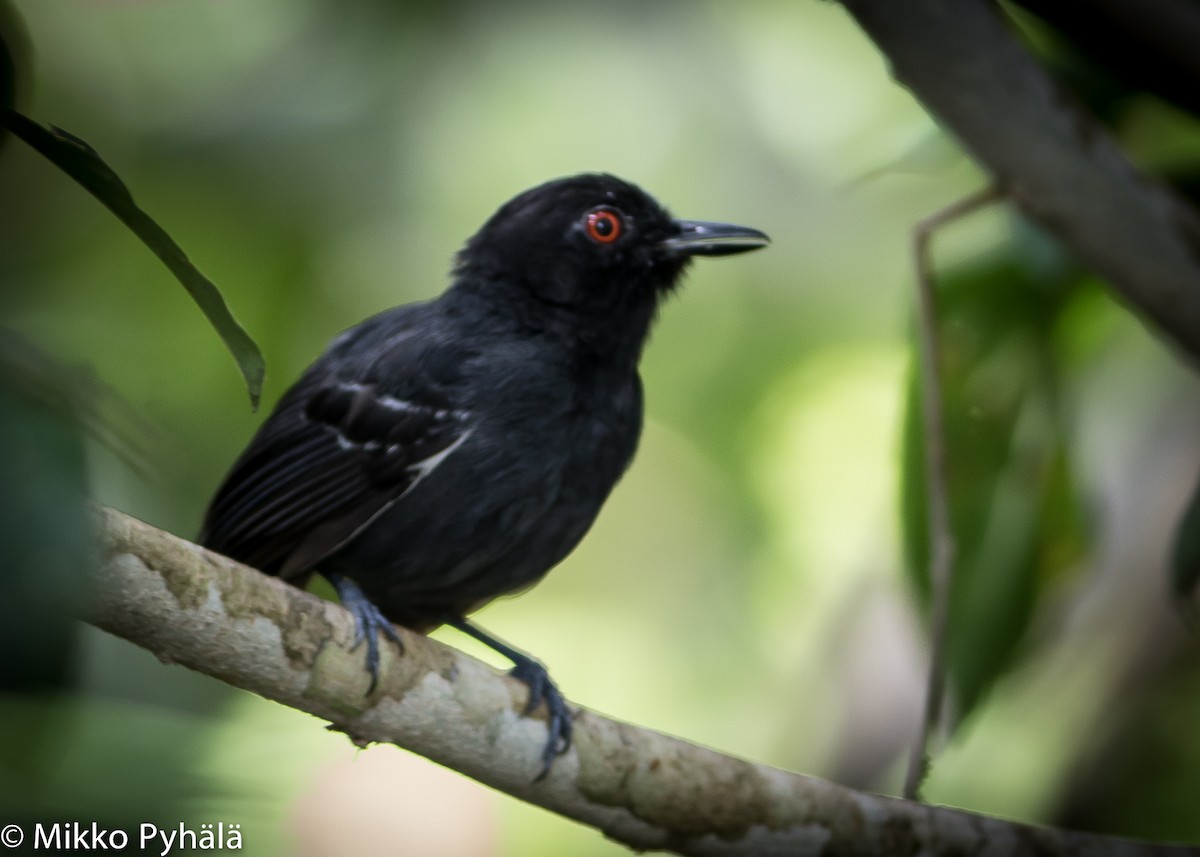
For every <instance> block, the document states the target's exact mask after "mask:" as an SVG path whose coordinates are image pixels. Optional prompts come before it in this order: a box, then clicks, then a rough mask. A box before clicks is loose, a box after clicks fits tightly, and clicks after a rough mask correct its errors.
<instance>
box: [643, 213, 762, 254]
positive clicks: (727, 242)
mask: <svg viewBox="0 0 1200 857" xmlns="http://www.w3.org/2000/svg"><path fill="white" fill-rule="evenodd" d="M675 226H676V227H678V229H679V232H678V233H677V234H675V235H672V236H671V237H670V238H666V239H664V240H663V241H661V242H659V246H660V247H661V248H662V249H663V250H664V251H666V252H667V253H668V254H669V255H671V256H729V255H731V254H733V253H745V252H746V251H747V250H757V249H758V248H759V247H766V246H767V245H768V244H770V243H771V239H770V238H768V237H767V236H766V234H765V233H763V232H759V231H758V230H757V229H751V228H750V227H748V226H734V225H733V224H732V223H709V222H708V221H705V220H676V221H675Z"/></svg>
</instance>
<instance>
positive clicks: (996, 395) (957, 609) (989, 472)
mask: <svg viewBox="0 0 1200 857" xmlns="http://www.w3.org/2000/svg"><path fill="white" fill-rule="evenodd" d="M1024 231H1025V234H1026V235H1027V237H1028V240H1027V242H1026V245H1028V244H1030V243H1032V244H1034V245H1037V244H1038V243H1039V242H1038V241H1037V236H1036V235H1034V234H1033V233H1031V231H1030V230H1028V229H1026V230H1024ZM1035 254H1036V246H1035V248H1029V247H1028V246H1026V247H1022V244H1021V243H1020V240H1019V238H1017V237H1016V236H1014V240H1013V241H1012V242H1011V243H1010V247H1009V249H1008V251H1007V252H1006V253H1005V254H1003V255H1002V256H1000V257H999V258H997V257H996V256H995V255H993V257H991V258H989V257H987V256H984V257H981V258H979V259H977V260H975V261H973V262H972V263H971V264H969V265H964V266H961V267H959V268H958V269H957V270H955V271H954V273H953V275H952V276H950V277H947V278H946V280H945V281H944V282H942V283H939V284H938V285H937V288H938V291H939V293H940V297H939V312H938V315H939V334H938V336H939V340H940V342H941V349H942V352H941V356H942V360H941V366H940V373H941V376H942V383H943V404H942V407H943V410H944V414H945V432H946V456H947V461H948V469H949V485H948V488H949V503H950V510H951V527H952V530H953V533H954V538H955V542H956V559H955V566H954V579H953V587H952V592H951V599H950V621H949V628H948V632H947V647H948V651H947V657H946V662H947V665H948V669H949V673H950V679H951V689H952V692H953V695H954V702H955V703H956V712H957V714H958V716H959V717H966V716H967V715H968V714H969V713H970V712H971V710H972V709H973V708H974V707H975V706H976V705H977V704H978V703H979V702H980V700H981V698H982V696H983V695H984V694H985V693H986V691H987V690H988V689H989V688H990V687H991V686H992V685H993V684H994V683H995V682H996V680H997V679H998V678H999V677H1000V676H1001V675H1002V674H1003V672H1004V671H1005V670H1006V669H1007V668H1008V667H1009V666H1011V664H1012V662H1013V658H1014V655H1015V653H1016V651H1017V649H1018V646H1019V644H1020V642H1021V640H1022V638H1023V636H1024V634H1025V632H1026V630H1027V629H1028V627H1029V623H1030V621H1031V620H1032V618H1033V615H1034V610H1035V608H1036V606H1037V604H1038V603H1039V601H1040V600H1041V596H1043V595H1044V594H1045V593H1046V592H1047V591H1050V590H1052V589H1054V588H1055V587H1057V586H1060V585H1061V583H1062V581H1061V576H1062V575H1063V574H1064V573H1067V572H1069V571H1072V570H1074V569H1075V568H1076V567H1077V565H1078V563H1079V561H1080V559H1081V558H1082V556H1083V553H1084V549H1085V537H1084V533H1083V531H1082V525H1083V511H1082V509H1080V507H1079V503H1080V499H1081V498H1080V496H1079V492H1078V490H1077V488H1076V486H1075V485H1074V483H1073V480H1074V472H1075V471H1074V468H1073V467H1072V464H1071V461H1070V458H1069V456H1070V449H1069V437H1068V426H1067V425H1066V424H1065V422H1064V403H1063V401H1062V392H1063V377H1062V375H1063V372H1062V363H1063V358H1064V354H1063V348H1062V346H1061V345H1060V343H1059V342H1058V341H1057V338H1058V335H1059V331H1060V330H1061V327H1062V324H1063V319H1064V317H1066V316H1067V315H1068V314H1069V310H1070V307H1071V304H1072V301H1073V299H1075V298H1076V297H1077V296H1078V293H1079V289H1080V287H1081V285H1082V281H1083V279H1084V276H1083V274H1082V272H1080V271H1079V270H1078V269H1076V268H1074V267H1073V266H1072V265H1070V264H1069V263H1068V262H1066V260H1061V261H1060V262H1059V263H1058V264H1057V265H1051V264H1047V263H1046V260H1045V259H1041V260H1035V259H1033V258H1030V257H1031V256H1035ZM1042 255H1045V254H1042ZM1039 262H1040V264H1039ZM921 386H922V385H921V383H920V378H919V376H917V375H916V374H915V373H914V374H913V377H912V379H911V380H910V384H909V395H908V404H907V407H906V409H905V415H906V419H905V425H904V441H903V443H904V469H903V485H902V492H903V493H902V497H903V508H904V527H903V531H904V536H905V550H906V557H907V563H908V570H909V574H910V575H912V576H913V577H914V580H915V582H916V584H917V589H918V591H919V592H920V593H921V595H922V597H923V598H924V599H925V601H926V602H928V595H929V523H928V515H927V506H926V500H925V498H926V485H927V483H926V478H925V476H926V469H925V468H926V464H925V445H924V444H925V440H924V432H923V431H922V425H921V407H920V396H921Z"/></svg>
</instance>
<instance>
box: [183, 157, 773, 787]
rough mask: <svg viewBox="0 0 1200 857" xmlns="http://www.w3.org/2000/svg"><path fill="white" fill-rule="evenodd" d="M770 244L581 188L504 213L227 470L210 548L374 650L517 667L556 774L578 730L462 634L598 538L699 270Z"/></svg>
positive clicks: (317, 373)
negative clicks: (654, 372) (287, 589)
mask: <svg viewBox="0 0 1200 857" xmlns="http://www.w3.org/2000/svg"><path fill="white" fill-rule="evenodd" d="M767 240H768V239H767V236H766V235H764V234H763V233H761V232H759V231H758V230H755V229H748V228H745V227H741V226H732V225H729V224H724V223H708V222H701V221H689V220H675V219H673V218H672V217H671V216H670V215H669V214H668V213H667V212H666V211H665V210H664V209H663V208H662V207H661V206H659V205H658V203H656V202H655V201H654V200H653V199H652V198H651V197H650V196H648V195H647V194H646V193H644V192H643V191H641V190H640V189H639V188H637V187H635V186H633V185H631V184H629V183H627V182H624V181H622V180H620V179H618V178H615V177H613V176H609V175H579V176H575V177H572V178H565V179H560V180H557V181H551V182H548V183H546V184H543V185H540V186H539V187H535V188H533V189H532V190H528V191H526V192H525V193H522V194H520V195H519V196H517V197H516V198H515V199H513V200H511V201H510V202H508V203H506V204H505V205H504V206H502V207H501V208H500V210H499V211H497V212H496V213H495V214H494V215H493V216H492V217H491V218H490V219H489V220H488V221H487V223H485V224H484V225H483V228H481V229H480V230H479V232H477V233H476V234H475V236H474V237H472V238H471V239H470V240H469V241H468V242H467V244H466V246H465V247H464V248H463V250H462V251H461V252H460V253H459V255H458V259H457V263H456V265H455V267H454V270H453V282H452V284H451V286H450V288H449V289H447V290H446V292H445V293H444V294H442V296H441V297H439V298H437V299H436V300H432V301H429V302H427V303H420V304H412V305H408V306H401V307H396V308H394V309H391V310H388V311H386V312H383V313H380V314H379V315H376V316H374V317H372V318H369V319H367V320H366V321H364V322H362V323H361V324H358V325H357V326H355V327H352V328H350V329H349V330H347V331H345V332H344V333H342V334H341V335H340V336H338V337H337V338H336V339H334V340H333V342H332V343H330V345H329V347H328V348H327V349H326V350H325V353H324V354H322V355H321V356H320V357H319V358H318V359H317V361H316V362H315V363H313V364H312V366H310V367H309V368H308V370H307V371H306V372H305V373H304V375H303V376H302V377H301V378H300V380H299V381H297V382H296V383H295V385H294V386H293V387H292V388H291V389H290V390H288V391H287V392H286V393H285V394H284V395H283V397H282V399H280V401H279V403H278V404H277V405H276V407H275V410H274V411H273V413H272V414H271V416H270V417H269V418H268V419H267V421H266V422H265V423H264V424H263V425H262V427H261V428H260V429H259V431H258V433H257V434H256V435H255V437H254V439H253V440H252V441H251V442H250V445H249V447H247V449H246V450H245V452H243V453H242V455H241V457H240V458H239V459H238V460H237V462H236V463H235V464H234V465H233V468H232V470H231V471H230V473H229V475H228V476H227V477H226V479H225V482H224V484H223V485H222V486H221V488H220V489H219V490H218V491H217V494H216V497H215V498H214V499H213V501H212V504H211V506H210V507H209V510H208V515H207V518H206V521H205V525H204V531H203V534H202V535H201V540H202V542H203V543H204V544H205V545H207V546H208V547H210V548H212V549H213V550H216V551H219V552H221V553H223V554H226V555H228V556H230V557H233V558H234V559H237V560H239V561H241V562H244V563H246V564H248V565H252V566H255V567H256V568H259V569H261V570H262V571H264V572H267V573H268V574H274V575H278V576H280V577H282V578H284V579H285V580H289V581H293V582H295V583H297V584H299V585H303V584H304V582H305V581H306V580H307V578H308V577H309V576H310V575H311V574H312V573H313V572H319V573H320V574H322V575H324V576H325V577H326V578H327V579H328V580H329V581H330V583H332V584H333V586H334V588H335V589H336V590H337V593H338V596H339V598H340V599H341V601H342V604H343V605H344V606H345V607H346V608H347V609H348V610H349V611H350V612H351V613H352V614H353V616H354V620H355V624H356V629H357V639H356V643H355V645H356V646H357V645H359V644H361V643H363V642H365V643H366V647H367V654H366V666H367V670H368V671H369V673H370V675H371V684H370V690H368V693H370V692H371V690H373V689H374V686H375V682H376V678H377V673H378V669H379V649H378V646H379V642H378V637H379V634H383V635H384V636H385V637H387V638H389V639H391V640H392V641H394V642H396V643H397V644H399V642H400V640H399V636H398V635H397V633H396V631H395V629H394V628H393V627H392V624H391V623H393V622H394V623H396V624H398V625H403V626H405V627H407V628H411V629H413V630H416V631H428V630H430V629H432V628H435V627H437V626H439V625H443V624H448V625H451V626H453V627H455V628H458V629H460V630H462V631H463V632H465V633H467V634H470V635H471V636H473V637H475V638H476V639H478V640H480V641H482V642H483V643H485V644H487V645H489V646H491V647H492V648H494V649H495V650H497V651H498V652H500V653H501V654H503V655H504V656H505V657H506V658H509V659H511V660H512V662H513V670H512V674H513V675H514V676H516V677H517V678H518V679H520V680H521V681H523V682H524V683H525V684H526V685H527V686H528V687H529V698H528V704H527V706H526V713H529V712H531V711H533V710H534V709H535V708H536V707H537V706H538V705H539V704H541V703H542V702H544V703H545V705H546V709H547V720H548V728H549V737H548V740H547V742H546V746H545V749H544V751H543V754H542V775H544V774H545V773H546V771H548V770H549V767H550V765H551V763H552V762H553V761H554V758H555V757H556V756H557V755H558V754H559V753H560V752H563V751H565V749H566V748H567V747H568V746H569V744H570V739H571V716H570V712H569V710H568V709H567V706H566V703H565V702H564V700H563V698H562V696H561V694H560V693H559V691H558V689H557V688H556V687H555V686H554V684H553V682H551V680H550V678H549V675H548V674H547V672H546V670H545V668H544V667H543V666H542V665H541V664H540V663H539V662H538V661H536V660H534V659H533V658H531V657H529V656H528V655H526V654H524V653H522V652H519V651H517V650H516V649H514V648H511V647H509V646H507V645H505V644H504V643H502V642H500V641H499V640H497V639H495V638H493V637H491V636H490V635H488V634H487V633H485V632H484V631H482V630H481V629H479V628H478V627H477V626H475V625H473V624H471V623H470V622H468V621H467V619H466V616H467V614H469V613H470V612H471V611H473V610H475V609H476V608H478V607H480V606H482V605H483V604H485V603H487V602H488V601H490V600H491V599H493V598H495V597H497V596H499V595H503V594H506V593H511V592H515V591H517V590H520V589H523V588H525V587H527V586H529V585H531V584H533V583H535V582H536V581H538V580H539V579H541V577H542V576H543V575H545V574H546V572H547V571H549V570H550V569H551V568H552V567H553V566H555V565H556V564H557V563H558V562H559V561H560V560H562V559H563V557H565V556H566V555H567V554H568V553H570V552H571V550H572V549H574V547H575V546H576V544H578V543H579V540H580V539H581V538H583V535H584V533H586V532H587V530H588V528H589V527H590V526H591V525H592V521H593V520H595V518H596V515H597V513H598V512H599V511H600V507H601V505H602V504H603V503H604V500H605V499H606V498H607V497H608V494H609V492H610V491H611V490H612V488H613V486H614V485H615V484H616V482H617V480H618V479H619V478H620V477H621V474H622V473H623V472H624V470H625V468H626V467H627V466H628V465H629V462H630V460H631V459H632V457H633V454H634V450H635V448H636V447H637V442H638V436H639V435H640V433H641V428H642V384H641V379H640V378H639V376H638V371H637V365H638V359H639V357H640V356H641V353H642V347H643V345H644V344H645V342H646V337H647V334H648V332H649V330H650V325H651V323H652V322H653V320H654V316H655V313H656V311H657V309H658V306H659V304H660V302H661V301H662V300H663V299H664V298H665V297H666V296H667V295H668V294H670V293H671V291H672V290H673V289H674V288H675V287H676V286H677V285H678V284H679V281H680V277H681V274H682V273H683V271H684V269H685V268H686V267H687V265H688V262H689V260H690V259H691V258H692V257H693V256H720V255H726V254H731V253H740V252H743V251H746V250H753V249H755V248H757V247H762V246H764V245H765V244H766V243H767Z"/></svg>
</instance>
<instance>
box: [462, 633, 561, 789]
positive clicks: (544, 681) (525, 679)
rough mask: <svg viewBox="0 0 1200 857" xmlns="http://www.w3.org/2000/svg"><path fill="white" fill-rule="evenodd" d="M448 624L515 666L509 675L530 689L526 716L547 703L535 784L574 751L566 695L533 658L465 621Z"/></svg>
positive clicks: (526, 704)
mask: <svg viewBox="0 0 1200 857" xmlns="http://www.w3.org/2000/svg"><path fill="white" fill-rule="evenodd" d="M446 624H448V625H450V626H451V627H452V628H457V629H458V630H460V631H462V632H463V633H464V634H466V635H468V636H470V637H474V638H475V639H476V640H478V641H479V642H481V643H483V644H484V645H485V646H487V647H488V648H491V649H495V650H496V651H497V652H499V653H500V654H502V655H504V657H506V658H508V659H509V660H510V661H512V662H513V668H512V670H511V671H510V672H509V675H511V676H512V677H513V678H515V679H517V680H518V681H520V682H522V683H523V684H524V685H525V686H526V687H528V688H529V700H528V702H526V703H525V711H524V713H525V714H529V713H530V712H532V711H533V710H534V709H535V708H537V707H538V705H540V704H541V703H542V702H545V703H546V715H547V717H546V729H547V730H548V731H549V733H550V734H549V737H548V738H547V739H546V746H545V747H544V748H543V749H542V770H541V773H539V774H538V775H537V777H536V778H535V780H534V782H537V781H538V780H540V779H542V778H543V777H545V776H546V774H548V773H549V772H550V766H551V765H552V764H553V763H554V760H555V758H557V757H558V756H559V755H561V754H563V753H565V752H567V750H568V749H570V747H571V710H570V709H569V708H567V701H566V700H565V699H563V695H562V694H561V693H559V690H558V688H557V687H555V685H554V682H553V681H551V679H550V674H549V673H548V672H546V668H545V667H544V666H542V664H541V663H540V662H538V661H537V660H535V659H534V658H531V657H530V656H529V655H527V654H525V653H524V652H521V651H518V650H517V649H514V648H513V647H512V646H509V645H507V644H505V643H503V642H501V641H500V640H497V639H496V638H495V637H493V636H492V635H491V634H489V633H487V632H486V631H484V630H483V629H482V628H480V627H478V626H477V625H473V624H471V623H470V622H468V621H467V620H466V619H450V620H449V621H447V623H446Z"/></svg>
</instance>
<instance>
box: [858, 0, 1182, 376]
mask: <svg viewBox="0 0 1200 857" xmlns="http://www.w3.org/2000/svg"><path fill="white" fill-rule="evenodd" d="M842 5H844V6H845V7H846V9H847V10H848V11H849V12H850V14H851V15H853V16H854V18H855V19H856V20H857V21H858V23H859V25H860V26H861V27H862V28H863V29H864V30H865V31H866V32H867V35H869V36H870V37H871V39H872V40H873V41H874V42H875V44H876V45H877V46H878V47H879V49H880V50H881V51H883V53H884V54H885V55H886V57H887V59H888V60H889V61H890V63H891V66H892V73H893V75H894V76H895V77H896V79H897V80H898V81H899V82H900V83H902V84H903V85H904V86H906V87H907V88H908V89H910V90H911V91H912V92H913V94H914V95H916V97H917V98H918V99H920V100H921V102H922V103H923V104H924V105H925V106H926V107H927V108H928V109H929V110H930V111H931V112H932V113H933V114H934V115H935V116H937V118H938V119H939V120H941V121H942V122H943V123H944V124H945V125H946V126H947V127H948V128H949V129H950V130H951V131H953V132H954V133H955V134H956V135H957V136H958V137H959V139H960V140H961V141H962V143H963V144H964V145H965V146H966V148H967V149H968V150H969V151H970V152H971V153H972V155H973V156H974V157H975V158H976V159H977V160H978V161H979V163H980V164H981V165H982V166H983V167H984V169H986V170H987V171H988V172H989V173H991V175H992V176H993V177H994V178H995V180H996V181H997V182H998V183H999V184H1000V185H1001V186H1002V187H1003V188H1004V190H1005V193H1006V195H1007V196H1009V197H1010V198H1011V199H1013V201H1014V202H1016V203H1017V204H1018V205H1019V206H1020V207H1021V209H1022V210H1024V211H1025V212H1026V213H1027V214H1028V215H1029V216H1030V217H1031V218H1033V219H1034V220H1035V221H1037V222H1038V223H1040V224H1041V225H1042V226H1044V227H1045V228H1046V229H1048V230H1049V231H1050V232H1051V233H1053V234H1054V235H1056V236H1057V237H1058V238H1059V239H1060V240H1061V241H1062V242H1063V243H1064V244H1065V245H1066V246H1067V247H1069V248H1070V249H1071V250H1072V251H1073V252H1074V253H1075V255H1076V256H1078V257H1079V259H1080V260H1081V261H1082V262H1083V263H1084V264H1086V265H1087V266H1088V267H1090V268H1091V269H1092V270H1094V271H1095V272H1096V273H1098V274H1100V275H1101V276H1103V277H1104V278H1106V279H1107V280H1108V281H1109V282H1110V284H1111V285H1112V286H1113V288H1114V289H1116V290H1117V291H1118V292H1119V293H1120V294H1121V295H1122V296H1123V297H1124V298H1125V300H1126V301H1128V302H1129V303H1130V304H1132V305H1133V306H1134V307H1136V308H1137V309H1138V310H1140V311H1141V313H1142V314H1143V315H1144V316H1145V317H1146V318H1148V319H1149V320H1150V321H1152V322H1153V323H1154V324H1156V325H1157V326H1158V328H1159V329H1160V330H1162V331H1163V332H1164V333H1165V334H1166V335H1167V336H1168V337H1169V338H1171V339H1172V340H1174V342H1175V343H1176V344H1177V345H1178V346H1180V347H1181V348H1182V349H1183V350H1184V351H1186V352H1188V353H1189V354H1191V356H1192V357H1193V359H1195V360H1200V300H1198V299H1197V298H1198V296H1200V216H1198V215H1197V213H1196V211H1195V210H1194V209H1192V208H1191V207H1190V206H1188V205H1187V203H1186V202H1184V201H1183V200H1182V199H1180V198H1179V197H1177V196H1176V195H1174V194H1173V193H1171V191H1170V190H1168V189H1167V188H1165V187H1163V186H1161V185H1159V184H1156V183H1154V182H1152V181H1150V180H1149V179H1147V178H1145V177H1144V176H1142V175H1140V174H1139V173H1138V172H1137V171H1136V170H1135V169H1134V168H1133V167H1132V166H1131V165H1130V164H1129V162H1128V161H1127V160H1126V158H1125V156H1124V155H1123V154H1122V153H1121V151H1120V149H1119V148H1118V147H1117V145H1116V144H1115V143H1114V142H1113V140H1112V139H1111V138H1110V137H1109V136H1108V135H1107V134H1106V133H1105V131H1104V129H1103V128H1102V127H1101V126H1100V124H1099V123H1098V122H1097V121H1096V120H1095V119H1094V118H1093V117H1092V116H1090V115H1089V114H1088V113H1087V112H1086V111H1085V110H1083V109H1082V108H1081V107H1080V106H1079V105H1078V104H1077V103H1076V102H1075V101H1074V100H1073V99H1072V98H1071V97H1070V95H1069V94H1068V93H1067V92H1065V91H1063V90H1062V89H1061V88H1060V87H1059V86H1058V85H1057V84H1056V83H1055V82H1054V80H1053V79H1051V77H1050V76H1049V75H1048V74H1047V73H1046V72H1045V71H1044V70H1043V69H1042V67H1041V66H1040V65H1038V63H1037V61H1036V60H1035V59H1034V58H1033V57H1032V56H1030V54H1029V53H1028V52H1027V51H1026V50H1025V49H1024V48H1023V47H1022V46H1021V44H1020V42H1019V41H1018V40H1017V38H1016V37H1015V36H1014V35H1013V34H1012V33H1011V32H1010V31H1009V29H1008V28H1007V27H1006V26H1005V24H1004V21H1003V20H1002V19H1001V17H1000V14H999V12H998V11H997V8H996V5H995V3H992V2H988V1H987V0H913V2H907V3H897V2H895V0H842Z"/></svg>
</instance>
